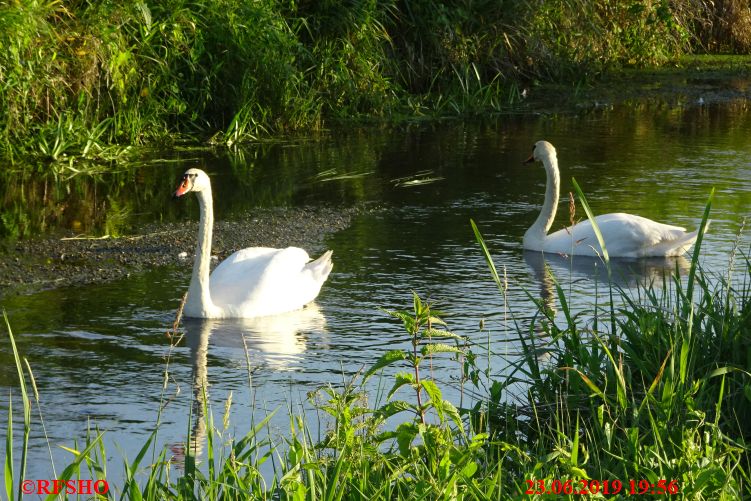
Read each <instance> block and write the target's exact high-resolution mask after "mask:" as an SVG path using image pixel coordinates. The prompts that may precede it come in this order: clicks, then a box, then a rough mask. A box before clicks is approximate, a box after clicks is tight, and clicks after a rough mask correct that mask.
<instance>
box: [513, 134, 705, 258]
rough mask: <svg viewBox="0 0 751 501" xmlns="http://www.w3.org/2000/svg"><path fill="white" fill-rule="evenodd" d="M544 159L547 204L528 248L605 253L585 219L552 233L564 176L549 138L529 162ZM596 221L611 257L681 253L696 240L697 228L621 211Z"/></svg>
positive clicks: (531, 232) (528, 239) (529, 235)
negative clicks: (560, 174) (561, 175)
mask: <svg viewBox="0 0 751 501" xmlns="http://www.w3.org/2000/svg"><path fill="white" fill-rule="evenodd" d="M535 160H537V161H541V162H542V164H543V165H544V166H545V172H546V174H547V185H546V188H545V203H544V204H543V206H542V209H541V210H540V215H539V216H538V217H537V220H536V221H535V223H534V224H533V225H532V226H530V228H529V229H528V230H527V232H526V233H525V234H524V248H525V249H529V250H534V251H543V252H549V253H558V254H574V255H581V256H597V255H600V254H601V253H602V250H601V249H600V244H599V243H598V241H597V237H596V236H595V232H594V230H593V229H592V223H591V221H589V220H586V221H582V222H581V223H578V224H576V225H574V226H571V227H569V228H565V229H562V230H559V231H556V232H555V233H551V234H550V235H548V234H547V233H548V230H549V229H550V226H551V225H552V224H553V220H554V219H555V213H556V209H557V207H558V196H559V193H558V192H559V184H560V176H559V172H558V158H557V157H556V154H555V148H554V147H553V145H552V144H550V143H548V142H547V141H538V142H537V143H535V146H534V150H533V151H532V155H531V156H530V157H529V158H528V159H527V161H526V162H525V163H529V162H532V161H535ZM595 221H596V222H597V226H598V227H599V228H600V233H601V234H602V238H603V240H604V241H605V247H606V248H607V251H608V255H609V256H611V257H647V256H680V255H683V254H684V253H685V252H686V251H688V250H689V249H690V248H691V246H692V245H693V244H694V241H695V240H696V236H697V234H698V230H697V231H693V232H690V233H689V232H687V231H686V229H685V228H680V227H678V226H671V225H668V224H662V223H658V222H655V221H652V220H651V219H647V218H644V217H641V216H635V215H633V214H624V213H621V212H618V213H613V214H603V215H601V216H596V217H595Z"/></svg>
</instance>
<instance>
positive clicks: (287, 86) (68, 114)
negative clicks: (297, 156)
mask: <svg viewBox="0 0 751 501" xmlns="http://www.w3.org/2000/svg"><path fill="white" fill-rule="evenodd" d="M746 10H747V9H746ZM750 20H751V16H749V15H748V13H747V12H745V11H744V10H743V9H740V8H738V3H737V2H736V3H731V5H730V6H726V5H725V4H724V3H723V4H722V5H721V6H714V5H712V4H711V3H707V2H689V1H673V2H646V3H639V2H636V3H633V5H632V4H630V3H627V2H626V3H624V2H617V1H606V2H581V1H580V0H565V1H552V0H545V1H542V2H536V3H535V2H531V3H530V2H512V3H504V4H503V5H501V4H499V3H498V2H491V1H481V2H470V3H466V2H459V3H441V4H438V5H436V4H435V3H434V2H430V1H427V0H419V1H412V2H409V4H400V3H398V2H392V1H386V2H350V3H345V4H341V5H340V4H329V3H326V2H323V3H321V2H302V3H299V2H293V3H288V2H280V1H278V0H262V1H257V2H239V3H238V2H234V3H232V2H229V3H228V2H224V1H222V0H210V1H206V2H200V3H196V2H190V1H187V0H169V1H166V2H156V3H146V2H135V3H122V2H119V3H118V2H109V1H104V2H73V3H64V2H37V1H32V0H22V1H19V2H13V3H12V4H8V5H6V6H4V7H0V46H2V47H4V48H5V50H4V51H2V52H0V68H3V70H2V71H0V82H1V83H2V85H0V98H2V102H3V103H4V106H3V107H2V108H0V158H3V159H5V160H9V161H11V162H15V163H18V162H20V161H21V160H28V159H33V160H35V161H37V162H41V163H43V164H46V165H50V166H51V168H58V169H59V168H61V167H60V166H58V164H61V163H62V164H67V165H70V164H71V162H73V161H78V160H79V159H83V160H86V161H89V162H98V163H111V162H115V161H118V160H121V159H122V158H124V157H125V156H127V150H126V149H125V147H127V146H130V145H142V144H155V143H157V144H174V143H175V142H176V141H182V140H184V139H185V138H190V140H191V141H194V142H209V143H211V144H217V145H225V146H234V145H237V144H238V143H242V142H245V141H254V140H258V139H260V138H264V137H269V136H274V135H281V134H286V133H289V132H291V131H311V130H320V129H322V128H324V127H326V126H327V124H329V123H332V122H338V121H342V120H352V119H363V118H377V119H388V120H394V119H400V118H406V117H436V116H457V115H462V116H465V115H475V114H485V113H494V112H498V111H503V110H508V109H510V108H513V107H514V106H516V105H518V104H519V103H521V102H522V101H523V99H524V96H525V95H526V94H525V93H526V89H527V88H529V87H534V86H536V85H538V84H541V83H546V82H556V83H562V82H568V83H570V86H572V87H575V86H578V85H581V84H582V83H583V82H588V81H591V80H592V79H594V78H597V77H598V76H599V75H602V74H604V73H608V72H609V71H612V70H613V69H618V68H632V67H636V68H639V67H645V66H650V67H651V66H655V65H660V64H664V63H666V62H671V61H678V60H679V59H680V58H681V56H684V55H686V54H689V53H692V52H694V51H697V52H704V51H710V52H716V51H722V52H735V53H741V54H743V53H745V52H747V50H746V49H747V48H748V47H749V46H751V28H750V27H751V22H750ZM616 26H617V28H618V29H614V27H616ZM711 26H723V27H724V28H723V29H722V30H719V29H710V28H708V27H711ZM79 168H80V167H79Z"/></svg>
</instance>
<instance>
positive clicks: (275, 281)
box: [209, 247, 331, 317]
mask: <svg viewBox="0 0 751 501" xmlns="http://www.w3.org/2000/svg"><path fill="white" fill-rule="evenodd" d="M330 256H331V252H330V251H329V252H328V253H326V254H324V255H323V256H322V257H321V258H319V260H318V261H313V262H312V263H311V262H310V257H309V256H308V253H307V252H305V251H304V250H303V249H300V248H298V247H287V248H286V249H272V248H269V247H252V248H248V249H242V250H239V251H237V252H235V253H234V254H232V255H231V256H229V257H228V258H227V259H225V260H224V261H222V262H221V263H220V264H219V266H217V267H216V269H214V271H213V272H212V273H211V277H210V282H209V287H210V290H211V299H212V300H213V301H214V304H218V305H219V304H220V305H223V307H224V310H225V311H226V312H228V313H230V314H229V315H226V316H228V317H259V316H266V315H275V314H278V313H284V312H287V311H291V310H296V309H299V308H301V307H303V306H304V305H306V304H308V303H309V302H311V301H313V300H314V299H315V298H316V296H318V293H319V292H320V290H321V285H323V282H324V281H325V280H326V277H327V276H328V274H329V272H330V271H331V260H330ZM322 259H323V261H322ZM249 283H252V284H253V286H252V287H249V286H248V285H249Z"/></svg>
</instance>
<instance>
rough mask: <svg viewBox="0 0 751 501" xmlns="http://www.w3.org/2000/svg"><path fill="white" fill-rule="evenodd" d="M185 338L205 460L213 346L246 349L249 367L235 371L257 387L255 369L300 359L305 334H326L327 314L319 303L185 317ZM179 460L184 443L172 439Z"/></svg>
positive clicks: (194, 433) (196, 448)
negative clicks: (235, 315)
mask: <svg viewBox="0 0 751 501" xmlns="http://www.w3.org/2000/svg"><path fill="white" fill-rule="evenodd" d="M182 327H183V330H184V332H185V344H186V346H187V347H188V348H189V349H190V361H191V365H192V376H191V388H192V392H193V400H192V404H191V421H192V424H191V432H190V441H189V443H190V450H191V455H192V456H193V457H194V458H195V459H196V460H197V461H200V459H201V456H202V454H203V447H204V445H205V444H206V413H205V411H206V409H207V408H209V406H210V404H209V400H208V398H209V387H210V385H211V384H210V377H209V360H208V359H209V357H208V354H209V350H210V349H211V351H212V352H214V353H215V352H217V351H219V350H222V349H229V350H232V351H233V352H236V351H238V350H242V351H243V352H244V353H245V355H246V357H247V358H246V360H247V366H246V367H244V368H243V367H234V370H235V371H236V375H238V376H239V375H240V374H244V375H246V376H247V378H248V386H249V387H251V389H252V384H253V383H252V377H253V373H254V372H255V371H256V370H259V369H260V370H263V369H266V370H274V371H287V370H292V369H293V368H294V367H295V366H297V365H299V364H300V362H301V361H300V359H301V356H302V354H303V353H304V352H305V350H306V339H305V336H306V335H310V334H312V333H319V334H323V333H324V332H325V330H326V317H325V316H324V315H323V313H322V312H321V310H320V308H319V307H318V305H317V304H316V303H310V304H308V305H307V306H306V307H305V308H303V309H301V310H297V311H293V312H289V313H286V314H282V315H273V316H268V317H261V318H239V319H197V318H183V320H182ZM169 447H170V450H171V451H172V453H173V455H174V460H175V462H176V464H177V465H178V466H180V467H182V466H183V465H184V464H185V454H186V451H185V445H184V444H183V443H174V444H171V445H170V446H169Z"/></svg>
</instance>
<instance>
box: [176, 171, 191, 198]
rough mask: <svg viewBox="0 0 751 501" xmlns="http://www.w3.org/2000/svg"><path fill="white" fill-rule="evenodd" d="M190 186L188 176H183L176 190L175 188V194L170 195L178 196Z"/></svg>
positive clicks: (183, 193)
mask: <svg viewBox="0 0 751 501" xmlns="http://www.w3.org/2000/svg"><path fill="white" fill-rule="evenodd" d="M192 187H193V186H192V185H191V183H190V179H189V178H188V176H183V179H182V181H180V184H179V185H178V186H177V190H175V194H174V195H172V196H173V198H180V197H181V196H183V195H185V194H186V193H188V192H189V191H190V189H191V188H192Z"/></svg>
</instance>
